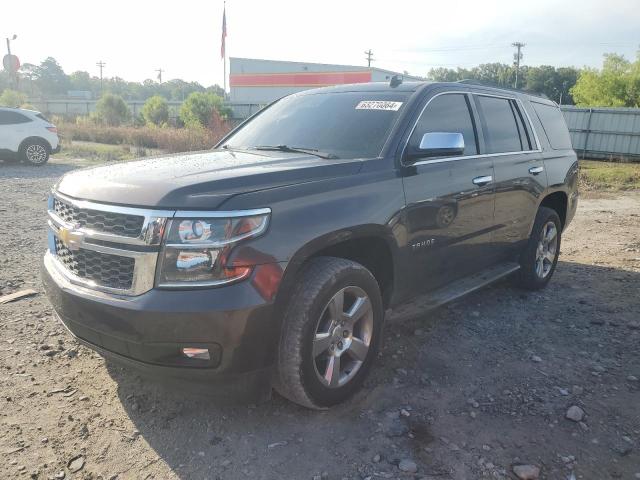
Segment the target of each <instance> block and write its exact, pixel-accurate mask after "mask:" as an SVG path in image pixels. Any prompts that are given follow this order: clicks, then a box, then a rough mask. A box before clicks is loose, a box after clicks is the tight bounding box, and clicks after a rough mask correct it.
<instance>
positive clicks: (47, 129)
mask: <svg viewBox="0 0 640 480" xmlns="http://www.w3.org/2000/svg"><path fill="white" fill-rule="evenodd" d="M59 151H60V139H59V138H58V129H57V128H56V127H55V125H53V124H52V123H51V122H49V120H47V119H46V118H45V117H44V116H43V115H42V114H41V113H40V112H35V111H33V110H23V109H20V108H3V107H0V159H2V160H4V161H5V162H11V161H21V160H22V161H24V162H26V163H29V164H31V165H44V164H45V163H47V160H49V155H51V154H52V153H57V152H59Z"/></svg>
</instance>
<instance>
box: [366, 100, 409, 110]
mask: <svg viewBox="0 0 640 480" xmlns="http://www.w3.org/2000/svg"><path fill="white" fill-rule="evenodd" d="M401 106H402V102H387V101H385V100H363V101H362V102H360V103H358V104H357V105H356V110H391V111H394V112H396V111H398V110H399V109H400V107H401Z"/></svg>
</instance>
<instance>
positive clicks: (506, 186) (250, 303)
mask: <svg viewBox="0 0 640 480" xmlns="http://www.w3.org/2000/svg"><path fill="white" fill-rule="evenodd" d="M577 173H578V162H577V158H576V155H575V153H574V151H573V150H572V148H571V142H570V139H569V134H568V131H567V127H566V125H565V123H564V120H563V117H562V114H561V112H560V110H559V109H558V107H557V105H556V104H554V103H553V102H551V101H549V100H547V99H545V98H540V97H536V96H532V95H528V94H524V93H521V92H516V91H509V90H498V89H494V88H487V87H482V86H476V85H471V84H465V83H400V82H393V83H392V84H391V85H389V84H378V83H369V84H359V85H346V86H340V87H333V88H324V89H318V90H309V91H306V92H302V93H298V94H295V95H291V96H289V97H285V98H283V99H281V100H279V101H277V102H274V103H273V104H271V105H270V106H269V107H267V108H265V109H263V110H262V111H260V112H259V113H258V114H256V115H255V116H253V117H252V118H250V119H249V120H247V121H246V122H245V123H243V124H242V125H240V126H239V127H238V128H237V129H235V130H234V131H233V132H231V133H230V134H229V135H228V136H227V137H226V138H224V139H223V140H222V141H221V142H220V144H219V145H218V146H217V147H216V148H215V149H214V150H212V151H206V152H196V153H188V154H180V155H173V156H167V157H165V158H153V159H146V160H141V161H136V162H131V163H125V164H118V165H113V166H104V167H97V168H91V169H87V170H80V171H75V172H71V173H68V174H67V175H65V176H64V177H62V179H61V180H60V181H59V182H58V183H57V184H56V186H55V187H54V189H53V192H52V195H51V198H50V201H49V226H50V229H49V249H48V251H47V253H46V255H45V257H44V268H43V277H44V283H45V286H46V289H47V293H48V295H49V298H50V300H51V302H52V304H53V306H54V308H55V311H56V312H57V314H58V316H59V317H60V319H61V321H62V322H63V323H64V324H65V325H66V327H67V328H68V329H69V330H70V332H71V333H72V334H73V335H75V336H76V337H77V338H78V339H79V340H80V341H81V342H82V343H84V344H86V345H88V346H89V347H91V348H93V349H95V350H97V351H98V352H100V353H101V354H103V355H104V356H105V357H108V358H111V359H113V360H115V361H120V362H123V363H125V364H128V365H130V366H132V367H136V368H138V369H141V370H143V371H145V372H148V373H150V374H155V375H156V376H159V377H161V378H162V379H164V380H172V381H178V382H189V383H190V384H193V382H194V381H195V382H196V384H197V385H198V388H201V389H202V388H205V387H207V388H208V389H211V390H212V391H214V392H216V393H218V394H220V395H225V396H226V395H237V394H240V393H245V394H246V393H248V394H252V396H253V395H257V396H260V397H262V398H264V397H268V395H269V394H270V392H271V390H272V388H273V387H275V388H276V389H277V390H278V391H279V392H280V393H281V394H283V395H284V396H286V397H287V398H289V399H291V400H293V401H294V402H297V403H300V404H302V405H305V406H308V407H312V408H322V407H327V406H330V405H333V404H336V403H338V402H341V401H343V400H344V399H346V398H347V397H348V396H349V395H351V394H352V393H354V392H355V391H356V390H357V389H358V388H359V387H360V386H361V384H362V382H363V380H364V378H365V376H366V374H367V372H368V370H369V369H370V367H371V365H372V363H373V361H374V359H375V358H376V353H377V351H378V348H379V345H380V340H381V338H382V328H383V323H384V314H385V311H386V310H387V309H388V308H392V307H394V306H395V305H398V304H399V303H401V302H406V301H407V300H409V299H411V298H414V297H418V296H421V297H422V300H421V301H422V302H424V304H425V305H429V306H435V305H439V304H442V303H444V302H446V301H449V300H451V299H454V298H457V297H459V296H461V295H463V294H465V293H467V292H470V291H472V290H474V289H477V288H479V287H481V286H483V285H486V284H487V283H489V282H492V281H494V280H496V279H499V278H502V277H505V276H511V277H512V278H513V280H514V281H515V282H517V283H518V284H519V285H520V286H522V287H523V288H528V289H538V288H541V287H544V286H545V285H546V284H547V283H548V282H549V280H550V278H551V276H552V275H553V272H554V269H555V268H556V263H557V260H558V254H559V252H560V239H561V235H562V231H563V230H564V229H565V228H566V226H567V225H568V223H569V222H570V221H571V219H572V218H573V216H574V214H575V211H576V207H577V201H578V192H577ZM452 361H455V360H454V359H452Z"/></svg>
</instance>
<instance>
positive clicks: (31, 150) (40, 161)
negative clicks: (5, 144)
mask: <svg viewBox="0 0 640 480" xmlns="http://www.w3.org/2000/svg"><path fill="white" fill-rule="evenodd" d="M50 153H51V152H50V148H49V145H47V143H46V142H44V141H43V140H37V139H36V140H28V141H26V142H25V143H24V145H22V147H21V148H20V156H21V157H22V160H23V161H24V162H26V163H28V164H29V165H33V166H36V167H39V166H41V165H44V164H45V163H47V161H49V155H50Z"/></svg>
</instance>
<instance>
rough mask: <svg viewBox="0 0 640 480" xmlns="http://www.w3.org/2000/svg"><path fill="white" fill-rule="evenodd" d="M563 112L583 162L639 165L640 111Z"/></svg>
mask: <svg viewBox="0 0 640 480" xmlns="http://www.w3.org/2000/svg"><path fill="white" fill-rule="evenodd" d="M560 108H561V109H562V112H563V113H564V118H565V120H566V121H567V126H568V127H569V132H570V133H571V142H572V143H573V149H574V150H575V151H576V153H577V154H578V156H579V157H580V158H598V159H611V160H621V159H622V160H627V161H635V162H640V108H578V107H570V106H562V107H560Z"/></svg>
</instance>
